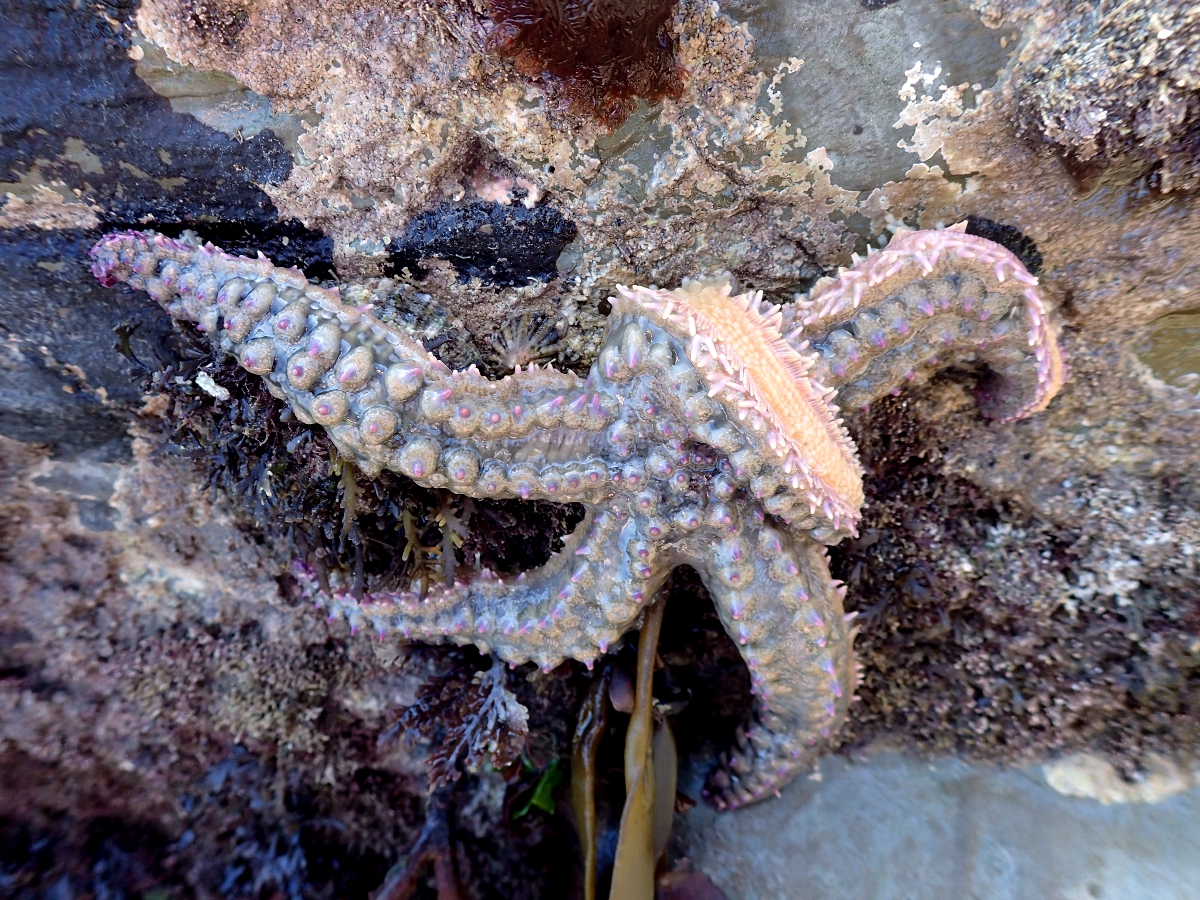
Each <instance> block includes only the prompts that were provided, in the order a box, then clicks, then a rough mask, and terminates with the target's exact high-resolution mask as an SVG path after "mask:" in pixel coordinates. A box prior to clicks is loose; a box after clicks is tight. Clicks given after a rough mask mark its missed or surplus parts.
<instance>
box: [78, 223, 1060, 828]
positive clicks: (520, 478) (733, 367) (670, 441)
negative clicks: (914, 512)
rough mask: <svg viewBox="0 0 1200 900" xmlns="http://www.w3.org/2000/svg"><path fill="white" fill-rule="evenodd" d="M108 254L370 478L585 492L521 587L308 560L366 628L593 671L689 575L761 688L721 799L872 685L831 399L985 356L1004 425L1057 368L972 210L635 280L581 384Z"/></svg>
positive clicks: (797, 766)
mask: <svg viewBox="0 0 1200 900" xmlns="http://www.w3.org/2000/svg"><path fill="white" fill-rule="evenodd" d="M92 256H93V257H94V259H95V263H94V265H93V271H94V273H95V274H96V276H97V278H99V279H100V281H101V282H102V283H104V284H105V285H112V284H114V283H115V282H117V281H125V282H128V283H129V285H130V286H132V287H134V288H137V289H140V290H144V291H146V292H147V293H149V294H150V295H151V296H152V297H153V298H154V299H155V300H157V301H158V302H159V303H161V304H162V305H163V306H164V307H165V308H166V309H167V311H168V312H169V313H170V314H171V315H172V316H174V317H175V318H178V319H185V320H187V321H190V322H194V323H196V324H197V326H198V327H199V328H200V330H201V331H203V332H205V333H207V334H209V335H210V336H211V337H212V339H213V340H214V341H215V342H217V343H218V344H219V345H220V346H221V347H223V348H225V349H226V350H228V351H229V352H230V353H232V354H234V355H235V356H236V357H237V359H238V360H239V361H240V362H241V365H242V366H243V367H244V368H245V369H247V370H248V371H250V372H253V373H255V374H258V375H261V376H262V377H263V378H264V379H266V383H267V385H268V387H269V388H270V389H271V390H272V391H273V392H274V393H275V394H276V395H277V396H279V397H281V398H283V399H284V400H286V401H287V403H288V404H290V406H291V408H292V409H293V410H294V412H295V414H296V415H297V416H298V417H299V418H300V419H302V420H303V421H305V422H310V423H312V422H315V423H319V424H321V425H322V426H324V427H325V428H326V429H327V430H328V432H329V435H330V436H331V438H332V439H333V441H334V443H335V444H336V445H337V447H338V450H339V452H341V453H342V454H344V455H345V456H346V457H347V458H349V459H353V460H355V462H356V463H357V464H358V465H359V466H360V467H361V468H362V470H363V471H364V472H365V473H366V474H368V475H374V474H377V473H378V472H379V471H380V470H382V469H384V468H387V469H391V470H393V471H396V472H401V473H403V474H405V475H407V476H408V477H410V478H412V479H413V480H415V481H417V482H419V483H420V484H423V485H427V486H431V487H438V488H447V489H449V490H451V491H455V492H458V493H461V494H467V495H470V496H472V497H520V498H523V499H532V498H541V499H546V500H557V501H561V502H577V503H581V504H583V506H584V507H585V509H586V515H585V517H584V519H583V521H582V522H581V524H580V525H579V526H578V528H577V529H576V530H575V532H574V534H572V535H571V536H570V537H569V538H568V539H567V540H566V543H565V546H564V547H563V549H562V550H561V551H560V552H559V553H558V554H556V555H555V556H554V557H553V558H552V559H551V560H550V561H549V562H548V563H546V564H545V565H544V566H542V567H541V568H539V569H537V570H534V571H530V572H525V573H522V574H521V575H520V576H519V577H517V578H516V579H513V580H511V581H509V582H507V583H506V582H505V581H504V580H502V579H500V578H497V577H495V576H493V575H492V574H490V573H489V572H487V571H483V572H479V573H476V574H475V576H474V577H473V579H471V580H460V581H459V582H458V583H456V584H454V585H452V586H450V587H447V588H444V589H437V590H434V591H433V592H431V593H430V594H429V595H427V596H424V597H420V596H418V595H417V594H416V593H411V592H396V593H377V594H368V595H367V596H366V597H364V598H363V599H361V600H356V599H355V598H353V597H351V596H349V595H348V594H340V593H339V594H336V595H333V596H330V595H328V594H321V593H320V591H319V590H318V588H317V587H316V586H315V585H314V584H312V582H311V580H309V582H308V583H309V589H310V590H311V591H312V592H313V594H314V596H316V597H317V599H318V602H319V603H321V604H322V605H324V606H325V607H327V608H328V609H329V611H330V613H331V615H334V616H343V617H345V618H346V619H347V620H348V621H349V622H350V623H351V625H352V627H354V628H358V627H361V626H363V625H369V626H370V627H371V628H372V629H374V630H376V631H378V633H379V634H380V635H381V636H383V635H387V634H392V633H394V634H399V635H401V636H403V637H404V638H411V639H420V640H425V641H435V642H436V641H453V642H456V643H460V644H465V643H471V644H475V645H476V646H477V647H479V648H480V649H481V650H483V651H485V652H491V653H494V654H496V655H497V656H499V657H500V658H501V659H503V660H505V661H506V662H509V663H523V662H526V661H528V660H533V661H534V662H536V663H538V664H539V665H541V666H543V667H544V668H546V669H549V668H551V667H553V666H556V665H558V664H559V663H560V662H561V661H562V660H563V659H565V658H571V659H576V660H582V661H584V662H586V663H588V665H591V663H592V662H593V660H594V659H595V658H597V657H598V656H600V655H602V654H604V653H605V652H606V651H607V649H608V647H609V646H610V645H611V644H613V643H614V642H615V641H617V640H618V639H619V638H620V637H621V636H622V635H623V634H625V632H626V631H628V630H629V629H630V628H631V627H632V626H633V625H634V623H635V621H636V619H637V618H638V615H639V613H640V612H641V610H642V609H643V607H644V606H645V605H646V604H647V602H648V601H649V600H650V598H651V597H652V596H653V595H654V593H655V592H656V591H657V590H658V589H659V587H660V586H661V585H662V583H663V581H664V580H665V579H666V577H667V575H668V573H669V572H670V571H671V569H673V568H674V567H675V566H679V565H690V566H692V567H694V568H695V569H696V571H697V572H698V573H699V575H700V577H701V579H702V580H703V582H704V584H705V586H706V587H707V588H708V590H709V592H710V593H711V594H712V597H713V601H714V602H715V604H716V608H717V611H718V613H719V615H720V618H721V621H722V623H723V624H724V626H725V628H726V629H727V630H728V632H729V634H730V635H732V637H733V638H734V640H735V641H736V642H737V644H738V646H739V648H740V650H741V653H742V655H743V657H744V659H745V661H746V665H747V666H748V667H749V669H750V672H751V680H752V684H753V689H754V692H755V694H756V695H757V698H758V703H757V707H756V710H755V714H754V718H753V722H752V723H751V726H750V727H749V728H748V729H745V730H743V731H740V732H739V735H738V740H737V745H736V746H735V747H734V748H732V749H731V750H730V752H729V754H728V755H727V756H726V757H724V759H723V763H724V764H723V766H722V767H720V768H719V769H718V771H717V772H716V773H714V775H713V777H712V778H711V779H710V782H709V794H710V796H711V797H712V799H713V800H714V802H715V803H716V804H717V805H718V806H721V807H726V806H737V805H740V804H743V803H746V802H749V801H752V800H754V799H756V798H759V797H762V796H764V795H765V794H767V793H770V792H774V791H776V790H777V789H778V788H779V787H780V786H781V785H782V784H783V783H784V782H786V781H787V780H789V779H790V778H791V777H792V776H793V775H795V773H797V772H798V771H800V770H802V769H804V768H805V767H806V766H808V765H809V764H810V763H811V760H812V758H813V756H814V755H815V754H816V752H817V750H816V747H817V745H818V744H819V743H820V742H821V741H822V740H823V739H826V738H828V737H829V736H830V734H831V733H832V731H833V730H834V729H835V728H836V727H837V726H838V724H839V722H840V721H841V720H842V718H843V717H844V716H845V712H846V708H847V706H848V704H849V702H850V699H851V696H852V694H853V691H854V686H855V684H856V671H855V664H854V659H853V653H852V650H851V644H852V641H853V634H854V632H853V629H852V628H851V626H850V624H849V623H848V621H847V617H845V616H843V612H842V599H843V596H844V591H845V588H844V587H843V586H841V585H840V584H839V583H838V582H836V581H835V580H834V579H833V578H832V577H831V576H830V573H829V563H828V556H827V552H826V549H825V548H826V545H831V544H835V543H837V542H838V541H840V540H841V539H842V538H843V537H845V536H846V535H849V534H853V533H854V532H855V529H856V526H857V523H858V521H859V508H860V506H861V505H862V501H863V488H862V470H861V468H860V466H859V464H858V461H857V459H856V456H855V450H854V447H853V445H852V443H851V441H850V438H849V437H848V435H847V433H846V431H845V430H844V429H843V427H842V423H841V420H840V419H839V418H837V409H836V408H835V407H834V406H833V405H832V400H833V397H834V395H835V393H837V392H838V391H840V392H841V397H842V400H843V402H846V401H847V400H848V401H849V402H851V403H853V404H855V405H866V404H867V403H869V402H870V401H871V400H872V399H873V398H876V397H879V396H881V395H883V394H885V393H887V392H889V391H892V390H893V389H894V388H896V387H897V386H899V385H902V384H904V383H905V381H907V380H913V379H916V378H919V377H928V374H929V372H931V371H932V370H933V369H934V368H935V367H936V366H939V365H942V366H944V365H947V364H949V363H951V362H953V361H956V360H967V359H970V360H975V361H978V362H982V363H984V364H986V365H987V366H988V367H989V369H990V371H991V373H992V384H993V387H995V388H997V389H996V390H993V391H991V392H990V393H989V394H988V395H987V397H986V398H985V399H986V401H987V409H988V411H990V412H991V413H992V414H994V415H995V416H996V417H998V418H1002V419H1013V418H1019V417H1022V416H1025V415H1028V414H1030V413H1032V412H1035V411H1037V410H1040V409H1042V408H1043V407H1045V405H1046V404H1047V403H1048V402H1049V401H1050V398H1051V397H1052V396H1053V395H1054V394H1055V392H1056V391H1057V390H1058V388H1059V386H1060V385H1061V384H1062V379H1063V372H1064V369H1063V363H1062V359H1061V357H1060V355H1059V352H1058V347H1057V344H1056V341H1055V336H1054V332H1053V330H1052V329H1051V328H1050V326H1049V324H1048V321H1047V313H1046V309H1045V306H1044V305H1043V303H1042V300H1041V298H1040V296H1039V295H1038V292H1037V288H1036V283H1037V281H1036V279H1035V278H1034V277H1033V276H1032V275H1030V274H1029V273H1028V272H1027V271H1026V270H1025V268H1024V266H1022V265H1021V263H1020V261H1019V260H1017V258H1016V257H1015V256H1013V255H1012V254H1011V253H1010V252H1009V251H1007V250H1006V249H1004V248H1003V247H1001V246H999V245H997V244H994V243H991V242H990V241H987V240H984V239H982V238H978V237H973V236H971V235H967V234H966V233H965V232H964V231H963V229H962V227H961V226H958V227H955V228H950V229H945V230H942V231H921V232H909V233H903V234H901V235H899V236H897V237H896V238H894V239H893V240H892V242H891V244H889V246H888V247H887V248H886V249H884V250H882V251H880V252H876V253H873V254H871V255H870V256H868V257H867V259H866V260H863V261H860V262H858V263H857V264H856V265H855V266H854V267H853V268H851V269H849V270H846V271H843V272H841V273H840V274H839V275H838V277H837V278H835V279H827V280H825V281H824V282H822V283H819V284H818V285H817V286H816V288H815V289H814V290H813V291H812V293H811V295H810V296H809V297H808V298H807V300H805V301H803V302H801V303H799V304H795V305H791V306H789V307H788V308H786V309H784V308H781V307H778V306H774V305H772V304H770V303H765V302H763V300H762V295H761V292H757V293H756V292H751V293H746V294H741V295H738V296H735V295H733V292H732V290H731V289H730V286H729V284H728V283H719V282H707V281H692V282H687V283H685V284H684V285H683V287H682V288H680V289H678V290H674V291H665V290H652V289H647V288H642V287H634V288H623V287H622V288H618V290H617V296H616V297H614V298H612V312H611V314H610V315H609V318H608V326H607V332H606V335H605V340H604V344H603V347H602V349H601V351H600V354H599V357H598V359H597V360H596V363H595V365H594V367H593V368H592V370H591V373H590V374H589V375H588V377H587V378H586V380H585V379H580V378H578V377H576V376H574V375H571V374H566V373H562V372H557V371H554V370H553V369H550V368H538V367H537V366H530V367H528V368H526V369H523V370H522V369H518V370H517V371H516V372H515V373H514V374H512V375H510V376H508V377H506V378H504V379H502V380H500V381H489V380H488V379H486V378H484V377H482V376H481V375H480V374H479V373H478V372H477V371H475V370H474V369H473V368H472V369H470V370H467V371H464V372H453V371H450V370H449V369H448V368H446V366H444V365H443V364H442V363H440V362H439V361H437V360H436V359H434V358H433V357H432V356H431V355H430V354H429V353H427V352H425V350H424V349H423V348H422V347H421V346H420V344H418V343H417V342H416V341H415V340H413V339H412V338H410V337H409V336H407V335H406V334H404V333H403V332H401V331H398V330H396V329H394V328H391V327H389V326H388V325H386V324H384V323H383V322H381V321H380V320H378V319H377V318H375V317H374V316H373V315H371V312H370V309H369V308H366V307H362V308H351V307H349V306H346V305H344V304H343V303H342V302H341V300H340V297H339V294H338V292H337V291H336V290H333V289H327V288H321V287H318V286H316V285H313V284H310V283H308V282H307V281H306V280H305V278H304V276H303V275H302V274H301V273H300V272H298V271H296V270H295V269H291V270H284V269H280V268H277V267H275V266H273V265H271V263H270V261H269V260H267V259H266V258H265V257H263V256H261V255H260V256H259V258H258V259H257V260H252V259H246V258H241V257H234V256H230V255H227V254H225V253H223V252H222V251H220V250H218V249H216V248H214V247H213V246H212V245H206V246H199V245H198V244H196V243H190V242H185V241H176V240H171V239H169V238H165V237H162V236H160V235H154V234H149V233H147V234H142V233H137V232H126V233H121V234H113V235H109V236H108V237H105V238H104V239H103V240H101V241H100V243H98V244H97V245H96V247H95V248H94V249H93V250H92ZM805 338H806V339H805ZM300 572H301V575H302V576H306V575H307V573H306V572H305V570H304V568H303V566H301V567H300Z"/></svg>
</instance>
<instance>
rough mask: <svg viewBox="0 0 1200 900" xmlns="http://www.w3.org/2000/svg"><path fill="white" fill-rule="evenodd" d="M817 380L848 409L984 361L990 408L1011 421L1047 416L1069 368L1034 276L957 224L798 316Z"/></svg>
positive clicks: (852, 272)
mask: <svg viewBox="0 0 1200 900" xmlns="http://www.w3.org/2000/svg"><path fill="white" fill-rule="evenodd" d="M789 317H790V319H791V322H789V324H792V325H795V323H796V322H797V320H799V322H800V324H799V325H798V326H797V327H795V328H794V329H793V331H792V332H790V333H789V338H790V339H791V340H792V341H793V342H795V341H798V340H799V337H800V336H801V334H802V335H803V336H804V337H805V338H806V342H805V346H806V347H811V348H812V349H814V350H815V351H817V354H818V357H817V361H816V364H815V366H814V367H813V373H812V374H813V377H814V378H815V379H816V380H817V381H819V382H820V383H822V384H824V385H825V386H827V387H831V388H835V389H837V390H838V402H839V404H840V405H841V407H842V408H843V409H845V408H855V407H865V406H867V405H868V404H870V403H871V402H872V401H873V400H875V399H877V398H879V397H881V396H883V395H885V394H887V393H888V392H890V391H893V390H895V389H896V388H898V387H900V386H902V385H904V384H905V383H908V382H912V381H915V380H919V379H924V378H927V377H928V376H929V374H930V373H931V372H932V371H935V370H936V368H938V367H942V368H944V367H945V366H947V365H949V364H951V363H953V362H956V361H967V360H976V361H979V362H982V363H984V364H985V365H986V366H987V367H988V369H989V373H990V378H989V379H987V380H985V382H984V390H983V391H981V399H982V400H983V402H984V411H985V413H987V414H988V415H989V416H991V417H993V418H998V419H1002V420H1011V419H1017V418H1021V417H1023V416H1026V415H1029V414H1030V413H1033V412H1037V411H1039V410H1041V409H1044V408H1045V406H1046V405H1047V404H1048V403H1049V402H1050V399H1051V398H1052V397H1053V396H1054V395H1055V393H1057V391H1058V389H1059V388H1060V387H1061V386H1062V383H1063V379H1064V377H1065V374H1066V372H1065V366H1064V364H1063V359H1062V355H1061V352H1060V350H1059V347H1058V342H1057V336H1056V334H1055V329H1054V327H1053V325H1052V323H1051V322H1050V319H1049V314H1048V312H1047V309H1046V305H1045V303H1044V301H1043V300H1042V297H1041V295H1040V293H1039V291H1038V288H1037V279H1036V278H1034V277H1033V276H1032V275H1031V274H1030V273H1029V272H1028V271H1027V270H1026V269H1025V267H1024V265H1022V264H1021V262H1020V260H1018V259H1017V258H1016V257H1015V256H1014V255H1013V254H1012V253H1010V252H1009V251H1008V250H1006V249H1005V248H1003V247H1001V246H1000V245H999V244H995V243H993V242H991V241H988V240H985V239H984V238H980V237H975V236H973V235H968V234H965V233H963V232H962V231H961V230H958V229H957V228H953V229H944V230H941V231H919V232H909V233H904V234H901V235H899V236H898V237H896V238H895V239H894V240H893V241H892V243H891V244H889V245H888V247H887V249H886V250H883V251H881V252H879V253H874V254H872V255H871V256H869V257H868V258H867V259H865V260H861V261H859V263H858V264H857V265H855V266H854V267H853V268H851V269H849V270H846V271H844V272H842V273H841V274H840V275H839V276H838V278H837V279H831V280H829V281H826V282H824V283H822V284H819V285H818V286H817V287H816V288H814V290H813V292H812V295H811V296H810V298H809V299H808V300H807V301H805V302H803V303H801V304H800V305H799V306H797V307H795V308H793V309H792V310H790V311H789Z"/></svg>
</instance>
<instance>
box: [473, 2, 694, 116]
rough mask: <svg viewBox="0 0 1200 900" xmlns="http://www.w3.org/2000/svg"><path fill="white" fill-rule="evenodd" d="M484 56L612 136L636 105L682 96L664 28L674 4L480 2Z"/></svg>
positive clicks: (681, 76)
mask: <svg viewBox="0 0 1200 900" xmlns="http://www.w3.org/2000/svg"><path fill="white" fill-rule="evenodd" d="M487 7H488V11H489V13H490V14H491V17H492V21H493V22H494V23H495V26H496V27H495V30H494V31H493V32H492V34H491V36H490V38H489V42H490V46H491V48H492V49H493V50H494V51H495V52H497V53H499V54H500V55H502V56H505V57H508V58H509V59H511V60H512V61H513V63H514V64H515V65H516V67H517V71H519V72H520V73H521V74H522V75H525V76H526V77H528V78H532V79H536V80H539V81H543V82H546V83H548V84H550V85H552V86H553V87H555V88H557V92H559V93H560V95H561V96H562V98H563V100H564V101H565V102H566V103H567V105H568V108H569V109H570V111H571V112H573V113H577V114H581V115H588V116H592V117H593V118H595V119H596V120H597V121H599V122H602V123H604V124H605V125H607V126H608V127H609V128H616V127H617V126H618V125H620V124H621V123H622V122H624V121H625V119H626V118H627V117H628V116H629V114H630V113H631V112H633V109H634V107H635V106H636V101H637V99H638V98H641V99H644V100H646V101H647V102H648V103H657V102H658V101H660V100H662V99H663V98H665V97H673V98H678V97H680V96H681V95H682V93H683V82H684V77H685V76H686V74H687V72H686V70H685V69H684V68H683V67H682V66H680V65H679V64H678V63H677V62H676V61H675V40H674V38H673V37H672V36H671V33H670V29H669V24H670V21H671V17H672V15H673V14H674V11H675V0H487Z"/></svg>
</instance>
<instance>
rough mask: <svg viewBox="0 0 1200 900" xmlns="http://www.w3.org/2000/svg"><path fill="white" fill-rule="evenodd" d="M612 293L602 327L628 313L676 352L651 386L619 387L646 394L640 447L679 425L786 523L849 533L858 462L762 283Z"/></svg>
mask: <svg viewBox="0 0 1200 900" xmlns="http://www.w3.org/2000/svg"><path fill="white" fill-rule="evenodd" d="M619 292H620V296H619V297H616V298H613V311H612V314H611V316H610V327H612V325H613V324H614V323H617V324H620V323H622V322H627V323H628V324H627V325H625V327H626V328H627V329H633V330H635V331H637V332H644V333H645V335H646V336H647V339H648V340H653V341H654V344H655V345H658V346H662V347H663V348H664V350H667V349H668V348H669V354H664V355H665V356H666V357H667V358H668V359H669V360H670V361H672V364H671V365H670V366H669V368H664V371H663V372H662V374H661V376H660V377H659V378H658V379H657V381H656V382H655V383H654V384H652V385H649V386H648V387H649V390H634V391H630V392H628V394H627V395H626V400H625V405H626V407H629V406H630V405H635V406H636V405H637V404H638V403H639V402H641V401H640V398H642V397H645V398H646V402H647V405H648V406H649V407H650V411H651V414H652V416H653V415H657V416H658V418H659V421H658V422H657V423H655V425H654V428H653V429H652V430H651V431H650V432H649V433H648V434H646V436H645V437H644V439H643V441H642V443H641V446H642V447H644V448H647V449H648V448H652V447H654V445H655V440H654V439H655V437H658V438H659V440H660V441H661V438H662V437H663V436H664V435H663V431H662V428H663V425H664V423H665V424H666V425H667V427H668V428H670V427H671V426H673V425H675V424H676V423H678V424H679V425H682V426H683V429H679V428H676V431H680V430H686V433H687V435H688V436H689V437H691V439H692V440H693V441H695V442H697V443H699V444H704V445H707V446H709V447H712V448H713V450H714V451H715V453H716V454H717V455H718V456H721V457H724V458H725V460H727V463H728V465H727V466H726V467H724V469H723V471H724V472H725V473H726V474H727V476H728V478H730V479H731V480H732V481H733V482H734V483H735V484H737V485H739V486H746V487H748V488H749V490H750V491H751V492H752V493H753V494H754V496H755V497H756V498H757V499H760V500H763V501H764V503H769V504H770V510H769V511H770V512H771V513H772V514H773V515H776V516H779V517H780V518H781V519H783V520H784V521H785V522H787V523H788V524H789V525H791V526H792V527H793V528H796V529H800V530H804V531H806V532H808V533H809V534H810V535H812V536H813V537H814V539H816V540H818V541H822V542H829V543H837V541H838V540H840V539H841V538H842V537H844V536H845V535H847V534H851V533H853V532H854V530H855V528H856V526H857V523H858V518H859V507H860V506H861V505H862V469H861V467H860V466H859V464H858V459H857V457H856V455H855V452H854V447H853V444H852V443H851V442H850V438H849V435H848V434H846V432H845V429H844V428H843V427H842V423H841V419H839V418H837V410H836V409H834V408H832V407H831V406H830V405H829V403H828V399H827V397H826V393H825V390H824V388H822V387H820V386H819V385H816V384H815V382H814V381H813V380H812V379H810V378H808V377H807V376H808V371H809V369H810V368H811V366H812V363H813V361H812V359H810V358H809V357H808V356H804V355H801V354H798V353H797V352H796V351H795V350H794V349H793V348H792V347H790V346H788V345H787V344H786V342H784V340H783V339H782V336H781V335H780V333H779V330H778V316H779V309H778V308H777V307H774V306H771V305H770V304H764V303H763V302H762V298H761V294H759V293H751V294H743V295H741V296H731V294H730V289H729V287H728V285H725V286H723V287H721V288H717V287H715V286H713V285H711V284H708V283H704V284H700V285H691V286H689V287H688V288H687V289H681V290H677V291H656V290H650V289H647V288H641V287H635V288H632V289H626V288H620V289H619ZM768 307H769V309H768ZM601 359H602V360H603V355H602V357H601Z"/></svg>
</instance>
